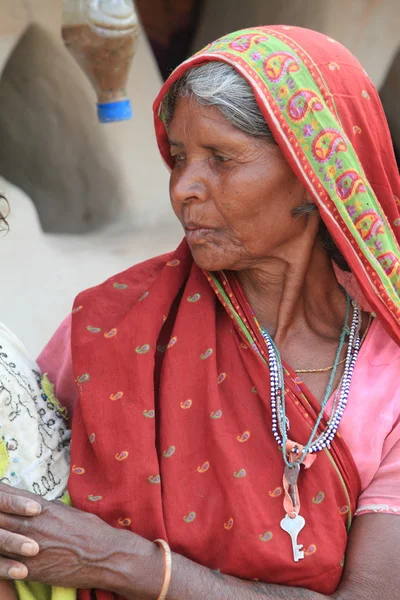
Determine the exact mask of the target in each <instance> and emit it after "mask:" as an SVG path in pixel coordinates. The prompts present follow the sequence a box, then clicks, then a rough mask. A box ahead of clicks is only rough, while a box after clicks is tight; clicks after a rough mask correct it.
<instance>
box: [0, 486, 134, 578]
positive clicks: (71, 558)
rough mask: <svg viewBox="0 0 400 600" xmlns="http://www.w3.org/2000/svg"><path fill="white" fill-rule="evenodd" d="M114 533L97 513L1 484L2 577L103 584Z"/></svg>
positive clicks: (114, 547)
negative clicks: (86, 511)
mask: <svg viewBox="0 0 400 600" xmlns="http://www.w3.org/2000/svg"><path fill="white" fill-rule="evenodd" d="M117 533H121V532H119V531H118V530H116V529H114V528H112V527H111V526H109V525H107V524H106V523H104V522H103V521H102V520H101V519H99V518H98V517H95V516H93V515H90V514H88V513H85V512H82V511H79V510H76V509H74V508H71V507H69V506H66V505H64V504H62V503H61V502H56V501H54V502H48V501H47V500H44V499H43V498H40V497H38V496H35V495H34V494H30V493H29V492H24V491H21V490H16V489H14V488H11V487H8V486H6V485H3V484H0V578H9V577H11V578H17V579H23V578H27V579H29V580H31V581H38V582H41V583H47V584H50V585H57V586H62V587H80V588H87V587H102V585H101V575H100V572H101V571H102V569H103V568H104V566H105V565H106V564H107V561H108V559H109V558H110V557H111V556H112V554H113V553H117V552H118V545H119V542H120V539H119V537H118V536H117V535H116V534H117ZM131 536H132V540H131V541H134V539H135V538H137V539H140V538H138V536H135V535H134V534H131ZM117 539H118V541H117ZM39 548H40V551H39ZM10 569H11V570H10ZM16 569H19V571H18V570H16Z"/></svg>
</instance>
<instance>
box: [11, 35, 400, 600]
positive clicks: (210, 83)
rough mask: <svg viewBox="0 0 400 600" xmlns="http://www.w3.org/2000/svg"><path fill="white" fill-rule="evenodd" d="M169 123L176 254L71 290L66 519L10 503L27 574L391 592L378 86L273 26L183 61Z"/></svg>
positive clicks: (61, 371)
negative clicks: (28, 550) (178, 237)
mask: <svg viewBox="0 0 400 600" xmlns="http://www.w3.org/2000/svg"><path fill="white" fill-rule="evenodd" d="M155 122H156V132H157V137H158V143H159V147H160V151H161V153H162V156H163V158H164V160H165V162H166V163H167V165H168V166H169V167H170V169H171V185H170V193H171V202H172V207H173V210H174V212H175V214H176V216H177V217H178V219H179V220H180V222H181V223H182V226H183V228H184V231H185V239H184V241H183V242H182V243H181V245H180V246H179V248H178V249H177V250H176V251H175V252H172V253H171V254H168V255H166V256H161V257H157V258H154V259H152V260H150V261H147V262H145V263H143V264H141V265H137V266H135V267H133V268H132V269H129V270H128V271H126V272H124V273H122V274H119V275H117V276H116V277H113V278H112V279H110V280H109V281H107V282H105V283H104V284H102V285H101V286H99V287H97V288H94V289H91V290H88V291H86V292H84V293H83V294H81V295H80V296H79V297H78V299H77V301H76V303H75V306H74V310H73V315H72V319H71V320H67V321H66V322H65V323H64V324H63V326H62V328H61V329H60V330H59V332H58V333H57V334H56V336H55V337H54V338H53V340H52V342H50V344H49V346H48V347H47V349H46V350H45V351H44V353H43V354H42V357H41V360H40V362H41V366H42V368H43V369H44V371H47V372H49V374H50V377H51V378H52V379H53V380H54V379H55V381H56V390H57V394H58V397H59V399H60V400H61V401H62V402H65V397H66V396H70V395H71V394H72V395H75V396H76V402H75V408H74V420H73V427H72V430H73V432H72V468H71V475H70V481H69V490H70V494H71V497H72V501H73V504H74V506H75V507H76V508H75V509H73V508H70V507H67V506H63V505H60V504H58V503H49V502H46V501H44V500H40V501H39V503H40V506H41V514H39V515H37V516H33V517H29V519H28V518H26V517H25V516H22V517H18V516H13V515H7V514H5V513H7V512H8V513H10V512H11V513H20V514H22V515H24V503H25V502H28V501H29V502H32V499H33V496H32V495H29V494H25V495H24V496H22V495H21V492H20V493H19V495H18V494H17V493H15V492H13V491H12V490H10V489H8V488H5V487H4V488H2V495H1V498H0V509H2V510H3V512H2V513H0V527H2V528H3V529H4V530H7V531H11V532H12V533H13V534H18V533H19V534H21V533H22V534H24V535H26V536H28V537H29V538H32V539H33V540H34V541H36V542H37V543H38V544H39V546H40V552H39V553H38V555H37V556H36V557H33V558H26V559H21V563H20V564H23V565H24V566H23V567H21V568H22V569H26V570H25V571H22V572H21V575H25V574H26V573H27V570H28V571H29V576H28V577H29V578H30V579H32V580H36V581H41V582H44V583H50V584H54V585H58V586H71V587H77V588H81V589H82V590H83V591H81V592H80V597H81V598H82V599H84V600H89V598H96V599H97V600H108V599H111V598H113V597H119V598H121V597H124V598H128V599H132V600H133V599H135V600H136V599H142V600H144V599H149V600H150V599H151V600H153V599H154V600H156V599H157V598H158V599H159V600H164V599H165V598H168V600H183V599H186V598H187V599H190V600H200V599H201V600H202V599H203V598H207V599H208V600H217V599H218V600H221V599H227V600H228V599H229V600H232V599H238V600H250V599H253V598H254V599H255V598H265V599H266V600H278V599H284V598H287V599H292V598H294V597H296V598H304V599H309V600H322V599H324V598H340V599H341V600H358V599H361V598H362V599H366V598H368V600H378V599H379V600H380V599H381V598H382V597H387V598H395V597H396V596H397V595H398V589H399V586H400V575H399V569H398V558H397V555H396V552H395V549H396V548H398V547H399V543H400V519H399V518H398V515H399V514H400V391H399V388H398V385H397V382H398V373H399V365H400V348H399V341H400V298H399V293H400V263H399V246H398V238H399V225H400V216H399V200H398V198H399V196H400V186H399V175H398V170H397V167H396V163H395V159H394V155H393V151H392V146H391V141H390V135H389V131H388V128H387V124H386V121H385V118H384V115H383V111H382V107H381V105H380V102H379V99H378V96H377V93H376V90H375V89H374V87H373V85H372V84H371V82H370V80H369V78H368V76H367V75H366V73H365V72H364V71H363V69H362V67H361V66H360V65H359V63H358V62H357V61H356V60H355V59H354V57H353V56H352V55H351V54H350V53H349V52H348V51H346V50H345V49H344V48H343V47H342V46H341V45H340V44H338V43H336V42H335V41H334V40H332V39H330V38H327V37H326V36H325V35H322V34H318V33H314V32H311V31H307V30H304V29H297V28H294V27H259V28H254V29H250V30H245V31H239V32H236V33H233V34H231V35H228V36H225V37H223V38H222V39H220V40H217V41H216V42H214V43H213V44H210V45H209V46H208V47H206V48H205V49H204V50H203V51H202V52H200V53H199V54H197V55H195V56H194V57H193V58H191V59H189V60H188V61H186V62H185V63H184V64H183V65H181V66H180V67H179V68H178V69H177V70H176V71H175V72H174V73H173V74H172V75H171V77H170V79H169V80H168V81H167V83H166V84H165V86H164V87H163V89H162V91H161V93H160V95H159V97H158V99H157V100H156V103H155ZM71 349H72V351H71ZM74 379H75V381H76V386H75V384H74ZM76 509H79V510H76ZM87 513H92V514H91V515H89V514H87ZM13 540H14V536H13V535H11V537H10V536H9V537H8V542H9V545H8V547H5V545H4V544H2V548H3V550H2V554H3V555H7V552H6V549H7V550H8V553H10V554H11V556H13V558H14V559H15V554H17V553H18V547H17V545H16V544H14V542H13ZM154 540H157V543H156V544H155V543H153V541H154ZM171 551H172V554H171ZM10 554H8V556H10ZM345 555H346V560H345V558H344V557H345ZM10 564H15V563H10V562H9V559H3V561H2V562H1V563H0V568H1V574H2V575H3V576H6V574H7V568H9V566H10ZM94 589H96V590H97V591H95V592H94V591H93V590H94ZM90 590H91V591H90ZM105 590H106V591H105Z"/></svg>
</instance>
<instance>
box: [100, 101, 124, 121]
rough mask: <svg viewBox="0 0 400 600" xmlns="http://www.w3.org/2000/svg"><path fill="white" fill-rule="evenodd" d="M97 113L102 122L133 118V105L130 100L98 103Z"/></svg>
mask: <svg viewBox="0 0 400 600" xmlns="http://www.w3.org/2000/svg"><path fill="white" fill-rule="evenodd" d="M97 115H98V117H99V121H100V123H113V122H114V121H127V120H128V119H131V118H132V107H131V103H130V101H129V100H117V101H116V102H103V103H101V104H98V105H97Z"/></svg>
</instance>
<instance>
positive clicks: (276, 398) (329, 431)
mask: <svg viewBox="0 0 400 600" xmlns="http://www.w3.org/2000/svg"><path fill="white" fill-rule="evenodd" d="M351 304H352V305H353V317H352V323H351V327H350V329H349V327H348V320H349V314H350V305H351ZM360 327H361V309H360V307H359V306H358V305H357V304H356V303H355V302H354V301H351V299H350V296H349V295H348V294H347V293H346V317H345V322H344V326H343V329H342V333H341V336H340V340H339V345H338V349H337V352H336V357H335V362H334V365H333V369H332V373H331V376H330V378H329V382H328V385H327V388H326V392H325V396H324V399H323V401H322V404H321V410H320V412H319V415H318V417H317V420H316V422H315V425H314V428H313V430H312V432H311V435H310V438H309V440H308V442H307V443H306V445H305V446H301V445H300V444H296V443H295V442H292V441H291V440H289V439H288V434H287V432H288V429H289V421H288V418H287V416H286V405H285V385H284V374H283V366H282V360H281V356H280V353H279V350H278V348H277V347H276V345H275V343H274V341H273V339H272V338H271V336H270V335H269V334H268V332H267V331H266V330H265V329H264V328H263V327H261V332H262V335H263V338H264V340H265V343H266V345H267V349H268V356H269V370H270V386H271V411H272V433H273V435H274V437H275V439H276V441H277V443H278V444H279V446H280V447H281V449H282V456H283V460H284V464H285V469H284V476H283V486H284V490H285V499H284V508H285V511H286V517H285V518H284V519H283V520H282V521H281V527H282V529H284V530H285V531H287V532H288V533H289V535H290V536H291V538H292V546H293V558H294V561H295V562H297V561H298V560H300V559H302V558H304V552H303V551H302V550H301V549H302V546H301V545H298V544H297V536H298V534H299V532H300V531H301V530H302V529H303V527H304V526H305V520H304V518H303V517H301V516H300V515H299V511H300V499H299V494H298V487H297V479H298V476H299V473H300V466H301V464H303V463H304V465H305V466H306V467H309V466H311V464H312V462H313V460H314V459H315V458H316V457H315V453H317V452H319V451H321V450H323V449H324V448H329V447H330V444H331V442H332V440H333V439H334V437H335V435H336V432H337V430H338V427H339V424H340V421H341V419H342V417H343V413H344V410H345V408H346V404H347V400H348V396H349V391H350V384H351V379H352V375H353V371H354V366H355V363H356V360H357V356H358V352H359V349H360ZM346 336H348V338H349V339H348V346H347V352H346V358H345V368H344V373H343V376H342V378H341V380H340V383H339V385H338V388H337V390H336V393H335V396H334V400H333V405H332V412H331V416H330V418H329V420H328V423H327V425H326V427H325V429H324V430H323V431H322V432H321V433H320V434H319V435H317V432H318V428H319V426H320V424H321V421H322V419H323V416H324V411H325V408H326V405H327V404H328V401H329V398H330V396H331V393H332V386H333V383H334V379H335V376H336V372H337V367H338V364H339V359H340V355H341V353H342V350H343V347H344V343H345V339H346ZM312 455H314V456H312Z"/></svg>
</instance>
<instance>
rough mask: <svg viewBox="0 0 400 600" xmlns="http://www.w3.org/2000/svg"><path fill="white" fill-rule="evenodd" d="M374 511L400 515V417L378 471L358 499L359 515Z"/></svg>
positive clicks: (388, 441)
mask: <svg viewBox="0 0 400 600" xmlns="http://www.w3.org/2000/svg"><path fill="white" fill-rule="evenodd" d="M373 512H376V513H389V514H398V515H400V419H399V420H398V422H397V423H396V424H395V426H394V428H393V429H392V431H391V432H390V433H389V435H388V436H387V437H386V440H385V443H384V446H383V450H382V460H381V463H380V465H379V468H378V470H377V472H376V473H375V475H374V477H373V479H372V481H371V483H370V485H369V486H368V487H367V488H366V489H365V490H364V492H363V493H362V494H361V496H360V497H359V499H358V508H357V512H356V514H357V515H361V514H365V513H373Z"/></svg>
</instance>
